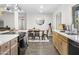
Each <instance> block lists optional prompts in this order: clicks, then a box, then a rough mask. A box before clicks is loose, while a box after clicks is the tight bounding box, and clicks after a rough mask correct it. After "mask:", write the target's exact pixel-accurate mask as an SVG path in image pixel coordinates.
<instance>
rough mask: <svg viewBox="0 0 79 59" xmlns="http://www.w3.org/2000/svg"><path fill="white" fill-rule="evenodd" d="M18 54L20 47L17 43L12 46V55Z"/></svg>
mask: <svg viewBox="0 0 79 59" xmlns="http://www.w3.org/2000/svg"><path fill="white" fill-rule="evenodd" d="M17 54H18V47H17V44H15V45H14V46H13V47H11V55H17Z"/></svg>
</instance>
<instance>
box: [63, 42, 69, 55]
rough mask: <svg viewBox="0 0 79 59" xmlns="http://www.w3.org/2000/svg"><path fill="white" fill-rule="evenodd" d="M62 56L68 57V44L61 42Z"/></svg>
mask: <svg viewBox="0 0 79 59" xmlns="http://www.w3.org/2000/svg"><path fill="white" fill-rule="evenodd" d="M62 54H63V55H68V44H67V42H64V41H62Z"/></svg>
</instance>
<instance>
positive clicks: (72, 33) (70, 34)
mask: <svg viewBox="0 0 79 59" xmlns="http://www.w3.org/2000/svg"><path fill="white" fill-rule="evenodd" d="M66 34H68V35H78V33H66Z"/></svg>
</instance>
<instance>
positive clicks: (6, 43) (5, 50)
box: [0, 34, 18, 55]
mask: <svg viewBox="0 0 79 59" xmlns="http://www.w3.org/2000/svg"><path fill="white" fill-rule="evenodd" d="M17 37H18V34H10V35H8V34H4V35H2V34H0V55H17V54H18V49H17V48H18V42H17V39H18V38H17Z"/></svg>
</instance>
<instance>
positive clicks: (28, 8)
mask: <svg viewBox="0 0 79 59" xmlns="http://www.w3.org/2000/svg"><path fill="white" fill-rule="evenodd" d="M41 5H43V7H44V8H40V6H41ZM58 6H59V4H19V7H20V8H22V9H23V10H24V11H25V12H26V13H40V10H41V11H42V13H45V14H48V13H49V14H50V13H53V11H54V10H55V9H56V8H57V7H58Z"/></svg>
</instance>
